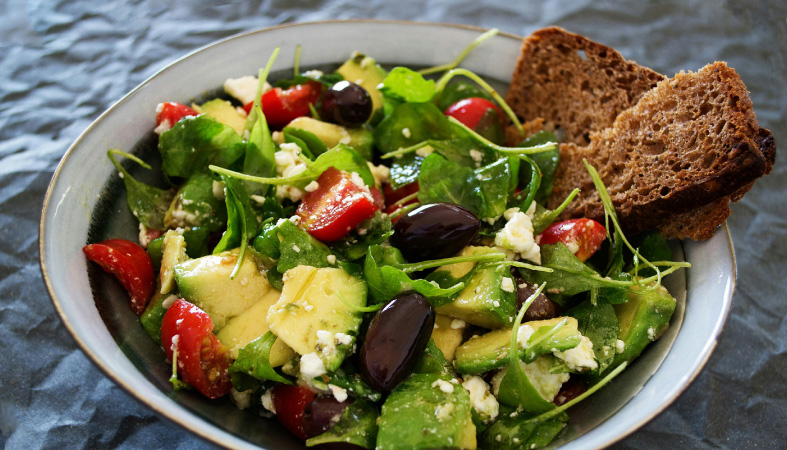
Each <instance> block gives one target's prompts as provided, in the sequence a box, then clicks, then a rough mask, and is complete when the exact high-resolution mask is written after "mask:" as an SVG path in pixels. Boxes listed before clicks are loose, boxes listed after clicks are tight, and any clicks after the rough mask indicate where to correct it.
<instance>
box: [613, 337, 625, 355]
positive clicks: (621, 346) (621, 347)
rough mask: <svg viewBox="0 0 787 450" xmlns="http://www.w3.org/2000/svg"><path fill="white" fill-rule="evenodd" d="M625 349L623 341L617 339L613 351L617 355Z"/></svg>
mask: <svg viewBox="0 0 787 450" xmlns="http://www.w3.org/2000/svg"><path fill="white" fill-rule="evenodd" d="M625 349H626V343H625V342H623V341H621V340H620V339H618V340H617V341H616V342H615V350H616V351H617V352H618V353H623V350H625Z"/></svg>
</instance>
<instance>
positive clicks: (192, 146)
mask: <svg viewBox="0 0 787 450" xmlns="http://www.w3.org/2000/svg"><path fill="white" fill-rule="evenodd" d="M158 148H159V152H161V160H162V163H161V168H162V170H163V171H164V174H165V175H166V176H168V177H180V178H189V177H191V176H192V175H194V174H195V173H198V172H204V171H206V170H207V167H208V165H215V166H219V167H230V166H231V165H232V164H233V163H234V162H235V161H237V160H238V159H240V158H241V157H242V156H243V154H244V151H245V146H244V144H243V142H242V140H241V138H240V136H239V135H238V133H237V132H236V131H235V130H234V129H232V127H230V126H229V125H224V124H222V123H219V122H216V121H215V120H213V119H211V118H209V117H207V116H205V115H204V114H201V115H199V116H196V117H185V118H183V119H181V120H179V121H178V123H176V124H175V125H174V126H173V127H172V128H171V129H169V130H167V131H165V132H163V133H161V136H159V143H158Z"/></svg>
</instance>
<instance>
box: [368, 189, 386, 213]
mask: <svg viewBox="0 0 787 450" xmlns="http://www.w3.org/2000/svg"><path fill="white" fill-rule="evenodd" d="M369 192H371V194H372V200H373V201H374V206H375V207H376V208H377V209H379V210H380V211H382V210H383V209H385V197H384V196H383V193H382V192H380V190H379V189H377V187H370V188H369Z"/></svg>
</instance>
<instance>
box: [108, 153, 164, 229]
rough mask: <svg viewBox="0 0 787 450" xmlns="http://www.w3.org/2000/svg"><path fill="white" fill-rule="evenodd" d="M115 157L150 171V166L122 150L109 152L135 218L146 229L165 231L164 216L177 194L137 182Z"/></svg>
mask: <svg viewBox="0 0 787 450" xmlns="http://www.w3.org/2000/svg"><path fill="white" fill-rule="evenodd" d="M115 155H122V156H125V157H126V158H129V159H131V160H132V161H134V162H136V163H137V164H140V165H141V166H142V167H144V168H146V169H148V170H150V166H149V165H147V164H146V163H145V162H143V161H142V160H141V159H139V158H137V157H136V156H134V155H130V154H128V153H125V152H121V151H120V150H114V149H112V150H109V151H108V152H107V157H109V160H110V161H111V162H112V165H114V166H115V168H116V169H117V170H118V172H120V174H121V175H122V176H121V178H123V185H124V186H125V187H126V203H127V204H128V209H130V210H131V213H132V214H134V217H136V218H137V220H138V221H139V223H141V224H142V225H144V226H145V227H147V228H150V229H153V230H163V229H164V216H165V214H166V213H167V209H168V208H169V205H170V203H172V199H173V198H174V197H175V192H174V191H173V190H172V189H167V190H164V189H159V188H157V187H153V186H149V185H147V184H145V183H142V182H140V181H137V180H136V179H135V178H134V177H132V176H131V174H130V173H128V171H127V170H126V168H125V167H123V166H122V165H121V164H120V163H119V162H118V161H117V159H115Z"/></svg>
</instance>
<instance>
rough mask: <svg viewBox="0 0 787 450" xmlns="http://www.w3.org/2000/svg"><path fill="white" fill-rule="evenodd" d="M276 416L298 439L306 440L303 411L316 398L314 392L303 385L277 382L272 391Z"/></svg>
mask: <svg viewBox="0 0 787 450" xmlns="http://www.w3.org/2000/svg"><path fill="white" fill-rule="evenodd" d="M271 396H272V397H273V406H274V407H275V408H276V418H277V419H279V422H281V424H282V425H284V426H285V427H286V428H287V429H288V430H290V432H291V433H292V434H294V435H295V436H297V437H298V439H301V440H304V441H305V440H306V438H307V436H306V432H305V431H303V411H304V410H305V409H306V406H307V405H308V404H309V403H311V402H312V400H314V392H312V391H310V390H309V389H307V388H305V387H303V386H288V385H286V384H277V385H276V386H274V387H273V391H272V392H271Z"/></svg>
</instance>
